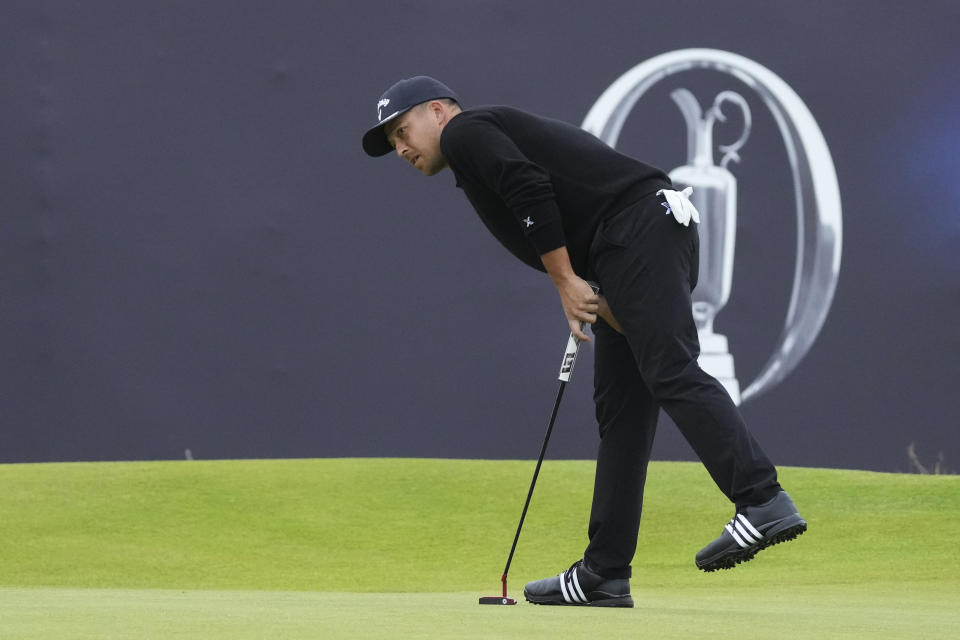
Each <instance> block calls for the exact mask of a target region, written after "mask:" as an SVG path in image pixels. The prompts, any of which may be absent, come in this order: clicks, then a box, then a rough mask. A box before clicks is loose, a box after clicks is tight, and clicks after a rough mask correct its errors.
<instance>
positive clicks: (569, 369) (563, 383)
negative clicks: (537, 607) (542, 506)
mask: <svg viewBox="0 0 960 640" xmlns="http://www.w3.org/2000/svg"><path fill="white" fill-rule="evenodd" d="M585 326H586V323H584V322H581V323H580V330H581V331H583V329H584V327H585ZM579 351H580V341H579V340H578V339H577V338H575V337H574V335H573V333H571V334H570V338H569V340H567V350H566V351H565V352H564V354H563V362H562V363H561V364H560V375H559V380H560V388H559V389H558V390H557V401H556V402H554V403H553V413H551V414H550V423H549V424H548V425H547V433H546V435H545V436H544V437H543V445H542V446H541V447H540V455H539V456H538V457H537V466H536V467H535V468H534V470H533V479H532V480H530V490H529V491H527V500H526V502H524V503H523V512H522V513H521V514H520V522H519V523H518V524H517V533H516V535H514V536H513V545H511V546H510V555H508V556H507V564H506V566H505V567H504V568H503V575H502V576H501V577H500V582H502V583H503V597H504V598H506V597H507V574H508V573H509V572H510V563H511V562H513V554H514V552H515V551H516V550H517V541H518V540H519V539H520V530H521V529H523V521H524V520H525V519H526V517H527V509H529V508H530V498H532V497H533V488H534V487H535V486H536V485H537V476H539V475H540V466H541V465H542V464H543V456H544V455H545V454H546V453H547V444H548V443H549V442H550V434H551V433H553V423H554V422H556V420H557V411H559V409H560V400H562V399H563V390H564V389H566V387H567V383H568V382H569V381H570V377H571V376H572V375H573V365H574V364H575V363H576V361H577V353H578V352H579Z"/></svg>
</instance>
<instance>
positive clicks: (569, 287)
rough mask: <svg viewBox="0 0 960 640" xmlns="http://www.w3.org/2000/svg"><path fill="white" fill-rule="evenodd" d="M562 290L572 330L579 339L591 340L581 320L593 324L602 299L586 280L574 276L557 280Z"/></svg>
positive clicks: (558, 288) (561, 300) (562, 300)
mask: <svg viewBox="0 0 960 640" xmlns="http://www.w3.org/2000/svg"><path fill="white" fill-rule="evenodd" d="M554 284H556V285H557V291H559V292H560V304H562V305H563V313H564V314H566V316H567V322H568V323H569V324H570V332H571V333H573V336H574V337H575V338H577V339H578V340H581V341H583V342H590V338H589V337H588V336H587V334H586V333H584V332H583V330H582V329H581V328H580V323H581V322H587V323H590V324H593V323H594V322H596V321H597V311H599V309H600V299H599V297H598V296H597V294H595V293H594V292H593V287H591V286H590V285H589V284H587V282H586V280H583V279H582V278H580V277H578V276H573V277H571V278H568V279H566V280H563V281H561V282H555V283H554Z"/></svg>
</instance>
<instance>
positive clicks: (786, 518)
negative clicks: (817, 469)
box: [697, 491, 807, 571]
mask: <svg viewBox="0 0 960 640" xmlns="http://www.w3.org/2000/svg"><path fill="white" fill-rule="evenodd" d="M806 530H807V521H806V520H804V519H803V518H802V517H801V516H800V513H799V512H798V511H797V507H796V506H795V505H794V504H793V500H791V499H790V496H789V495H787V492H786V491H781V492H780V493H778V494H777V495H776V496H775V497H774V498H771V499H770V500H768V501H767V502H764V503H763V504H759V505H756V506H749V507H744V508H742V509H740V510H738V511H737V514H736V515H735V516H733V519H732V520H730V522H729V523H728V524H727V525H726V526H725V527H724V529H723V533H721V534H720V537H719V538H717V539H716V540H714V541H713V542H711V543H710V544H708V545H707V546H705V547H704V548H703V549H701V550H700V553H698V554H697V568H698V569H702V570H703V571H716V570H717V569H732V568H733V567H735V566H736V565H738V564H739V563H741V562H746V561H747V560H751V559H753V556H755V555H757V552H758V551H761V550H762V549H766V548H767V547H769V546H772V545H775V544H778V543H780V542H787V541H788V540H793V539H794V538H796V537H797V536H799V535H800V534H801V533H803V532H804V531H806Z"/></svg>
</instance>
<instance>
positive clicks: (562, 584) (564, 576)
mask: <svg viewBox="0 0 960 640" xmlns="http://www.w3.org/2000/svg"><path fill="white" fill-rule="evenodd" d="M560 593H562V594H563V601H564V602H572V600H570V596H569V595H568V594H567V572H566V571H564V572H563V573H561V574H560Z"/></svg>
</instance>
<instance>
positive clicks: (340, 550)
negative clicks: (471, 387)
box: [0, 459, 960, 639]
mask: <svg viewBox="0 0 960 640" xmlns="http://www.w3.org/2000/svg"><path fill="white" fill-rule="evenodd" d="M532 469H533V463H532V462H529V461H523V462H514V461H510V462H490V461H462V460H406V459H403V460H392V459H387V460H384V459H335V460H281V461H218V462H205V461H204V462H201V461H190V462H187V461H183V462H149V463H94V464H88V463H82V464H42V465H0V487H2V488H3V491H2V492H0V540H2V541H3V544H2V545H0V638H4V639H6V638H111V637H137V638H179V637H184V638H187V637H189V638H211V639H213V638H248V637H249V638H255V637H256V638H262V637H283V638H301V637H302V638H308V637H309V638H316V637H324V638H340V637H343V638H368V637H369V638H384V637H401V638H407V637H424V638H428V637H429V638H445V637H458V638H472V637H478V638H479V637H481V636H482V637H486V638H489V637H498V638H514V637H516V638H520V637H546V636H549V635H552V636H554V637H556V636H557V635H565V637H579V636H578V634H580V635H587V634H588V633H589V634H591V635H597V634H598V633H599V632H606V633H608V634H609V637H628V636H629V637H634V636H636V635H637V634H638V633H640V632H642V633H643V634H644V635H646V636H649V637H661V638H663V637H676V638H683V637H698V636H699V637H712V636H716V635H720V634H721V633H722V632H725V631H726V632H728V631H730V630H731V629H747V630H749V631H750V634H751V635H757V634H762V635H768V636H773V635H784V633H783V631H784V629H785V628H787V629H790V630H791V633H798V634H803V635H810V636H813V637H838V638H839V637H862V636H867V635H869V636H870V637H890V638H904V637H936V636H945V635H949V634H950V633H952V632H954V631H955V630H956V628H957V627H958V625H960V613H958V609H960V606H958V605H960V570H958V567H960V552H958V550H957V545H956V537H957V532H958V531H960V477H957V476H916V475H897V474H879V473H868V472H854V471H833V470H815V469H797V468H782V469H781V482H782V483H783V484H784V486H786V487H787V488H788V490H790V492H791V494H792V495H793V497H794V499H795V501H796V502H797V504H798V506H799V507H800V509H801V511H802V513H803V514H804V516H805V517H806V518H807V520H808V522H809V524H810V530H809V531H808V532H807V533H806V534H805V535H803V536H801V537H800V538H799V539H797V540H796V541H794V542H791V543H789V544H787V545H778V546H776V547H773V548H771V549H769V550H766V551H764V552H763V553H761V554H760V555H759V556H758V557H757V558H756V559H755V560H753V561H752V562H750V563H749V564H747V565H744V566H741V567H738V568H737V569H735V570H733V571H724V572H717V573H714V574H703V573H701V572H698V571H697V570H696V569H695V568H694V565H693V556H694V554H695V553H696V551H697V550H698V549H699V548H700V547H701V546H702V545H703V544H705V543H706V542H708V541H709V540H711V539H712V538H713V537H715V536H716V535H717V534H719V533H720V530H721V528H722V526H723V524H724V523H725V522H726V521H727V520H728V519H729V518H730V516H731V515H732V512H731V508H730V506H729V504H728V503H727V502H726V500H725V499H724V498H723V496H722V495H720V493H719V492H718V491H717V490H716V488H715V487H714V486H713V484H712V482H711V481H710V479H709V476H708V475H707V474H706V471H705V470H703V468H702V467H701V466H700V465H696V464H690V463H663V462H661V463H653V464H652V465H651V470H650V478H649V480H648V486H647V493H646V501H645V510H644V522H643V524H642V525H641V531H640V540H639V544H638V550H637V556H636V559H635V563H634V578H633V581H632V585H633V594H634V599H635V600H636V602H637V608H636V609H634V610H632V611H594V610H584V609H580V608H576V609H566V608H554V607H533V606H530V605H526V604H525V603H522V604H521V605H519V606H517V607H480V606H478V605H477V604H476V598H477V596H480V595H495V594H496V593H497V592H498V588H499V576H500V573H501V571H502V569H503V563H504V561H505V559H506V553H507V551H508V550H509V546H510V542H511V540H512V538H513V533H514V530H515V527H516V522H517V518H518V517H519V512H520V509H521V507H522V505H523V499H524V497H525V495H526V490H527V487H528V485H529V481H530V474H531V473H532ZM592 478H593V464H592V463H589V462H578V461H562V462H558V461H547V462H546V463H545V465H544V468H543V471H542V473H541V477H540V480H539V481H538V485H537V490H536V493H535V494H534V498H533V503H532V506H531V511H530V513H529V515H528V517H527V522H526V524H525V525H524V532H523V535H522V536H521V539H520V544H519V546H518V548H517V555H516V558H515V560H514V564H513V567H512V568H511V571H510V576H511V580H510V592H511V595H512V596H513V597H516V598H521V599H522V587H523V583H524V582H526V581H527V580H531V579H536V578H541V577H544V576H546V575H550V574H552V573H556V572H558V571H559V570H560V569H562V568H564V567H565V566H566V565H567V564H568V563H569V562H571V561H572V560H574V559H576V558H578V557H580V554H581V552H582V550H583V547H584V545H585V543H586V534H585V528H586V519H587V514H588V511H589V504H590V495H591V490H592ZM784 625H787V626H786V627H784ZM598 637H599V636H598Z"/></svg>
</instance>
